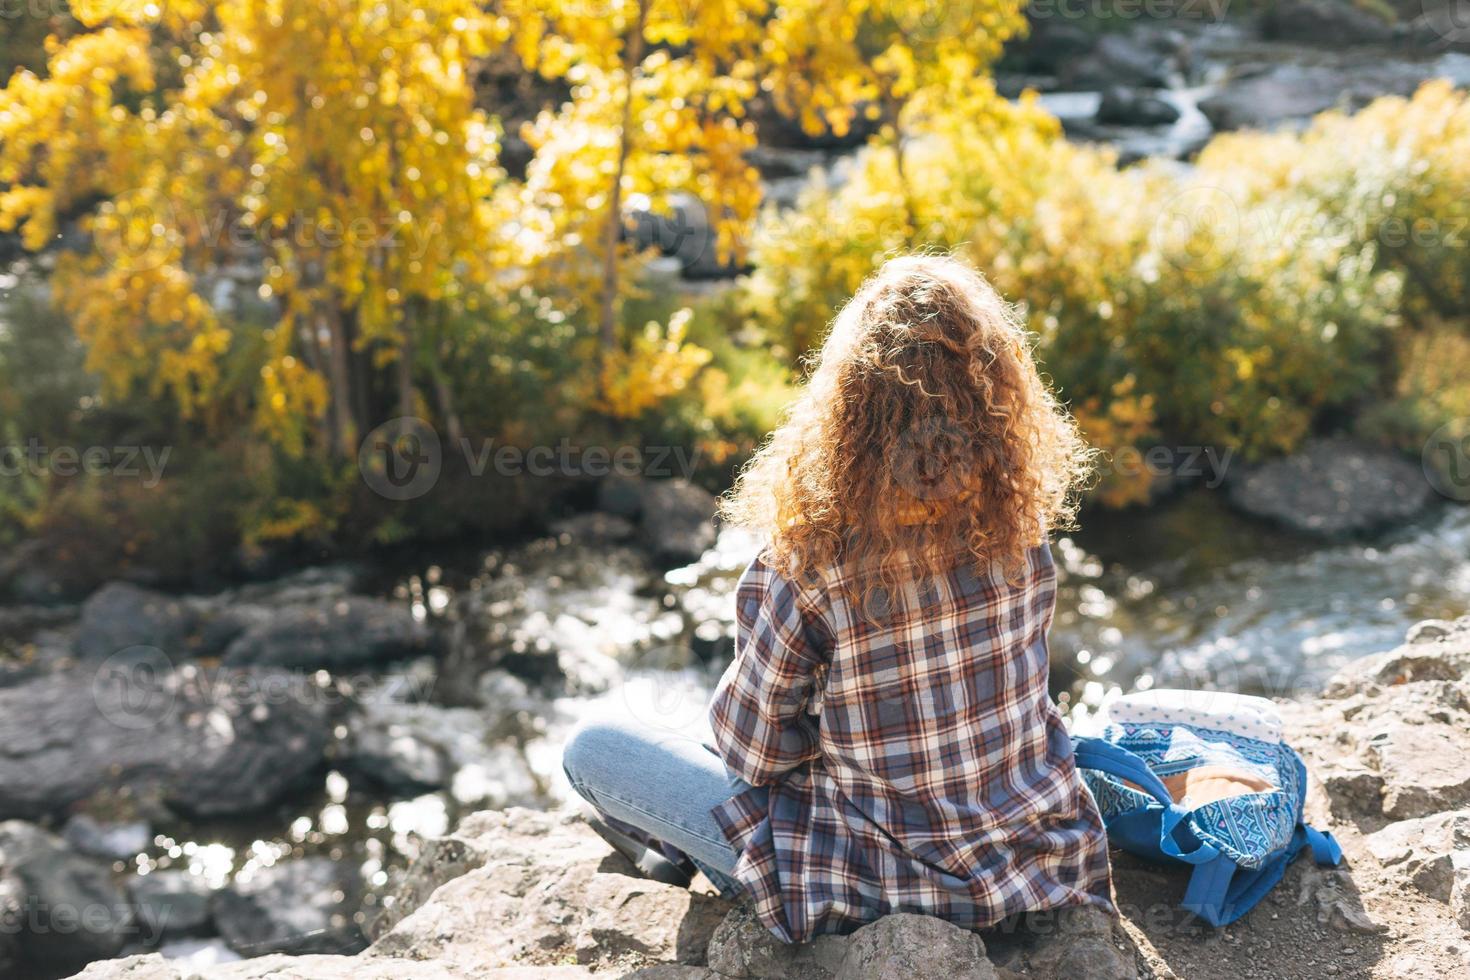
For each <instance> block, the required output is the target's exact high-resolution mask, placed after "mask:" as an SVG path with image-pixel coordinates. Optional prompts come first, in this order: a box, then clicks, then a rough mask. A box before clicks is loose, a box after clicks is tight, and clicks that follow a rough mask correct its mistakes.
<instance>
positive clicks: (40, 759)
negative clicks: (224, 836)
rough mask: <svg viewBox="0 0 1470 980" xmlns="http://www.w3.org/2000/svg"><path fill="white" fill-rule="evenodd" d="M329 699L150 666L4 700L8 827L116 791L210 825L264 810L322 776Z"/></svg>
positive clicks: (47, 684) (302, 686) (109, 670)
mask: <svg viewBox="0 0 1470 980" xmlns="http://www.w3.org/2000/svg"><path fill="white" fill-rule="evenodd" d="M319 694H320V692H318V691H317V690H316V689H315V688H314V687H313V686H312V685H311V684H309V683H308V682H307V681H306V680H305V679H303V678H299V677H293V676H287V675H284V674H277V673H270V672H265V671H234V670H222V671H218V672H213V673H205V672H203V671H198V670H194V669H190V668H182V669H178V670H175V669H172V668H171V667H170V666H169V665H168V664H167V663H164V662H161V661H159V660H146V659H145V660H141V661H123V662H115V663H104V664H103V665H101V666H99V667H98V668H96V669H95V670H93V671H91V672H77V673H73V674H66V675H62V674H56V675H51V676H47V677H41V678H38V679H36V680H33V681H30V682H28V683H25V684H22V685H19V686H17V687H11V688H5V689H0V818H4V817H23V818H28V819H35V818H38V817H41V816H44V815H47V814H52V813H56V812H58V811H60V810H61V809H62V808H64V807H67V806H69V805H71V804H73V803H76V802H78V801H81V800H86V799H88V798H90V797H93V796H94V795H96V794H99V793H102V792H106V791H111V792H123V793H126V794H127V795H129V796H132V797H133V798H134V799H135V800H137V801H139V802H140V803H141V802H144V801H147V800H153V801H156V802H160V803H163V804H167V805H168V806H170V807H172V808H174V809H175V810H178V811H181V812H185V813H190V814H195V815H199V816H215V815H220V814H233V813H242V812H246V811H250V810H257V809H260V808H261V807H264V806H266V805H268V804H270V803H273V802H275V801H276V800H278V799H280V798H281V797H282V796H284V795H285V794H286V793H287V792H289V791H291V790H293V789H295V788H298V787H299V786H300V785H302V783H303V781H304V780H306V779H307V778H308V777H310V776H311V775H312V774H313V773H314V772H315V771H316V770H317V769H318V767H319V766H320V765H321V763H322V759H323V753H324V751H325V748H326V744H327V741H328V735H329V731H330V729H329V722H328V718H327V712H326V706H325V705H324V704H323V703H322V699H321V697H320V696H319Z"/></svg>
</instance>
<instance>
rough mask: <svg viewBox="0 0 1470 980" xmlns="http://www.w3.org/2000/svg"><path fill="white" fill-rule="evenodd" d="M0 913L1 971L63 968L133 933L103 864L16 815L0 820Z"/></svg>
mask: <svg viewBox="0 0 1470 980" xmlns="http://www.w3.org/2000/svg"><path fill="white" fill-rule="evenodd" d="M0 912H3V915H0V966H5V967H6V969H5V971H4V975H5V976H7V977H10V976H15V977H21V976H26V975H28V974H29V975H35V976H48V975H49V976H58V975H65V974H67V973H70V972H72V971H73V970H78V969H81V967H82V966H83V965H85V964H86V963H88V962H89V961H91V960H96V959H102V958H105V957H109V956H116V955H117V953H118V951H119V950H121V949H122V947H123V944H124V943H125V942H127V941H128V940H129V939H131V938H133V936H134V933H135V929H134V927H133V923H132V912H131V909H130V907H129V905H128V901H127V899H126V898H125V897H124V895H123V893H122V891H121V889H119V888H118V887H117V886H116V885H115V884H114V883H113V880H112V872H111V869H110V868H109V867H108V866H107V865H105V864H103V863H101V862H100V861H96V860H93V859H91V858H85V857H82V856H80V855H77V854H73V853H71V851H69V850H68V849H67V847H66V843H65V842H64V841H62V840H61V839H60V838H59V837H56V836H55V835H54V834H50V833H48V832H46V831H45V830H42V829H41V828H40V827H37V826H35V825H34V824H29V823H25V822H24V821H20V820H8V821H6V822H4V823H0ZM7 960H8V961H9V962H8V964H7V962H6V961H7Z"/></svg>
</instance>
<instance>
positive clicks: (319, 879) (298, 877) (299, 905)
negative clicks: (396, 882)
mask: <svg viewBox="0 0 1470 980" xmlns="http://www.w3.org/2000/svg"><path fill="white" fill-rule="evenodd" d="M361 890H362V883H361V881H360V879H359V878H358V877H357V875H356V873H355V872H354V871H353V870H352V869H351V868H350V867H348V866H346V865H344V864H342V863H339V862H337V861H332V860H330V859H328V858H322V857H307V858H296V859H294V860H287V861H282V862H281V863H279V864H275V865H270V866H268V867H257V868H253V869H250V870H249V871H246V872H242V873H241V874H239V875H237V876H236V878H235V880H234V881H232V882H231V883H230V884H229V885H228V886H226V887H225V888H223V889H221V890H220V891H218V892H216V893H215V895H214V899H213V901H212V902H211V903H210V910H211V913H212V914H213V916H214V920H215V924H216V925H217V926H218V927H219V931H220V935H221V936H223V937H224V938H225V942H227V943H229V945H230V948H231V949H233V950H234V951H235V952H237V953H239V954H241V955H242V956H264V955H266V954H268V953H348V954H350V953H355V952H357V951H358V950H359V949H361V948H362V947H363V946H364V945H366V944H365V942H364V940H363V937H362V932H361V930H359V928H358V927H357V924H356V923H355V922H353V918H352V917H353V914H354V913H355V912H356V910H357V906H358V903H359V902H360V900H361Z"/></svg>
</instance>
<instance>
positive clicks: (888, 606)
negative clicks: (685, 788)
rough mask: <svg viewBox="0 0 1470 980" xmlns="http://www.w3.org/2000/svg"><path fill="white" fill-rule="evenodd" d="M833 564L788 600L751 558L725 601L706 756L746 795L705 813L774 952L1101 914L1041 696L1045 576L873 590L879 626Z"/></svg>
mask: <svg viewBox="0 0 1470 980" xmlns="http://www.w3.org/2000/svg"><path fill="white" fill-rule="evenodd" d="M851 574H853V572H852V571H851V570H843V569H834V570H829V571H828V572H827V573H825V574H823V575H820V576H817V577H816V578H815V580H814V581H812V582H811V583H803V584H801V585H798V584H797V583H795V582H793V581H791V580H790V579H788V578H787V577H785V576H783V575H781V574H779V573H777V572H776V571H775V570H773V569H771V568H770V567H768V566H767V565H765V564H763V563H762V562H761V561H760V560H759V559H757V560H756V561H755V562H754V563H753V564H752V565H751V566H750V568H749V569H747V570H746V572H745V574H744V576H743V577H742V579H741V582H740V586H739V588H738V590H737V595H736V602H737V604H738V608H737V616H738V632H737V642H736V656H735V661H734V662H733V663H732V664H731V665H730V667H729V669H728V670H727V671H726V672H725V675H724V677H723V678H722V679H721V681H720V684H719V687H718V688H717V690H716V692H715V696H714V700H713V703H712V704H711V707H710V721H711V724H712V727H713V731H714V740H715V747H716V748H717V750H718V752H719V754H720V756H721V757H722V758H723V759H724V760H725V762H726V764H727V765H728V766H729V767H730V768H731V769H732V770H733V771H734V772H735V773H736V774H737V775H739V776H740V777H741V778H742V779H744V780H745V781H746V782H748V783H750V784H752V786H756V787H769V795H768V796H766V798H765V802H764V803H762V797H763V796H764V795H765V794H761V793H758V792H754V791H748V792H745V793H742V794H740V795H738V796H736V797H734V798H733V799H731V800H729V801H727V802H725V803H723V804H721V805H720V806H718V807H716V808H715V810H714V811H713V813H714V817H715V819H716V820H717V821H718V823H719V825H720V827H721V829H722V830H723V831H724V833H725V836H726V837H727V838H728V839H729V841H730V843H731V845H732V846H733V847H734V848H735V850H736V852H737V854H739V860H738V862H737V864H736V866H735V871H734V875H735V877H736V879H737V880H739V881H740V882H741V884H742V885H743V886H744V887H745V888H746V889H747V891H748V892H749V893H750V895H751V897H752V898H753V899H754V901H755V908H756V912H757V914H758V916H759V917H760V920H761V921H762V922H763V923H764V924H765V925H766V927H767V928H769V929H770V930H771V932H773V933H774V934H775V935H776V936H777V937H779V938H780V939H782V940H784V941H787V942H800V941H804V940H807V939H810V938H811V937H813V936H817V935H821V934H823V933H832V932H846V931H849V930H851V929H853V928H856V927H857V926H859V925H862V924H863V923H866V922H871V921H872V920H873V919H876V918H877V917H879V916H881V915H885V914H888V913H892V912H921V913H927V914H930V915H935V916H939V917H941V918H944V919H947V920H949V921H951V922H954V923H956V924H958V925H961V926H965V927H968V928H983V927H986V926H989V925H993V924H995V923H997V922H999V921H1000V920H1002V919H1004V918H1005V917H1007V916H1009V915H1011V914H1013V913H1018V912H1023V911H1028V910H1034V909H1044V908H1058V907H1062V906H1067V905H1078V904H1083V903H1095V904H1098V905H1101V906H1103V907H1105V908H1108V907H1110V904H1109V881H1108V857H1107V840H1106V837H1105V836H1104V832H1103V825H1102V820H1101V819H1100V817H1099V816H1098V811H1097V808H1096V806H1095V805H1094V803H1093V801H1092V798H1091V796H1090V795H1089V794H1088V792H1087V790H1086V789H1085V788H1084V787H1083V785H1082V782H1081V780H1080V779H1079V778H1078V775H1077V770H1076V768H1075V767H1074V765H1073V761H1072V748H1071V742H1070V740H1069V738H1068V736H1067V733H1066V730H1065V729H1064V727H1063V725H1062V720H1061V717H1060V714H1059V713H1058V711H1057V708H1056V706H1055V705H1054V704H1053V702H1052V700H1051V697H1050V695H1049V692H1048V690H1047V638H1046V633H1047V629H1048V627H1049V626H1050V625H1051V619H1052V611H1053V607H1054V605H1055V602H1056V568H1055V565H1054V564H1053V562H1052V557H1051V551H1050V549H1049V548H1047V547H1046V546H1045V545H1042V546H1040V547H1037V548H1033V549H1032V550H1031V552H1030V553H1029V554H1028V556H1027V562H1026V569H1025V574H1024V577H1023V579H1022V580H1021V581H1020V583H1019V584H1016V585H1013V584H1009V583H1007V581H1006V579H1005V577H1004V575H1003V574H1002V572H1001V571H1000V569H999V568H998V567H996V568H992V569H991V570H990V573H989V574H988V575H981V574H977V573H976V572H975V571H974V570H973V569H971V568H969V567H960V568H957V569H955V570H954V571H953V572H951V573H950V574H948V575H946V576H944V577H942V578H940V579H938V580H935V581H931V582H928V583H922V584H921V583H918V582H915V583H910V584H909V585H908V586H907V587H906V588H905V590H904V594H903V595H902V596H899V597H898V598H897V601H894V599H893V597H891V596H888V595H886V594H885V593H883V592H881V591H880V592H879V593H878V594H877V595H876V596H875V597H874V598H873V599H872V600H870V604H869V608H870V610H874V611H875V616H876V617H877V618H879V619H880V620H881V621H882V622H881V625H874V624H872V623H870V622H867V621H865V620H864V619H863V617H861V616H859V615H858V614H857V610H856V609H855V608H854V607H853V605H852V604H851V603H849V602H848V601H847V600H846V599H845V598H843V595H842V592H843V590H842V589H841V586H842V585H843V584H844V579H843V576H844V575H851Z"/></svg>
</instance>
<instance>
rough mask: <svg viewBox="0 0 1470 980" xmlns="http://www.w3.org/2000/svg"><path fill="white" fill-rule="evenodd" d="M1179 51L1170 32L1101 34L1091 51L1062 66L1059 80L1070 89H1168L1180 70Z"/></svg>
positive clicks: (1179, 48) (1177, 42)
mask: <svg viewBox="0 0 1470 980" xmlns="http://www.w3.org/2000/svg"><path fill="white" fill-rule="evenodd" d="M1181 54H1182V46H1181V42H1179V41H1178V40H1177V39H1175V38H1173V37H1172V36H1171V35H1165V34H1146V33H1143V32H1138V33H1128V34H1104V35H1103V37H1102V39H1101V40H1099V41H1098V42H1097V46H1096V47H1095V48H1093V50H1092V51H1091V52H1089V53H1088V54H1086V55H1084V56H1082V57H1080V58H1077V59H1075V60H1072V61H1069V62H1067V63H1066V64H1065V65H1064V66H1063V67H1062V71H1061V82H1062V85H1063V86H1064V87H1066V88H1073V89H1101V88H1105V87H1106V86H1109V85H1141V86H1144V87H1146V88H1168V87H1169V86H1170V84H1171V83H1172V82H1173V81H1174V80H1175V79H1176V78H1177V77H1178V76H1179V75H1180V74H1182V72H1183V67H1184V66H1183V61H1182V59H1181Z"/></svg>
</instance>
